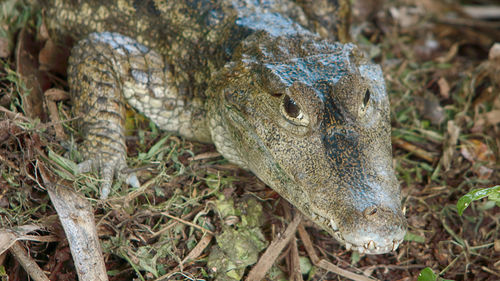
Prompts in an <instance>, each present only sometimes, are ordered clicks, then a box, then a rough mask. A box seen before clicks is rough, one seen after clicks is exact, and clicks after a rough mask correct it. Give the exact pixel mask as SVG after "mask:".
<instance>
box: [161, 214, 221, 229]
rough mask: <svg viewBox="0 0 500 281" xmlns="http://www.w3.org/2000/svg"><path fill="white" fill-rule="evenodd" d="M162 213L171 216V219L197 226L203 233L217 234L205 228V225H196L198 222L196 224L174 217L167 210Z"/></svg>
mask: <svg viewBox="0 0 500 281" xmlns="http://www.w3.org/2000/svg"><path fill="white" fill-rule="evenodd" d="M161 214H162V215H164V216H167V217H169V218H171V219H174V220H177V221H180V222H182V223H183V224H187V225H189V226H192V227H194V228H196V229H199V230H201V231H202V232H203V233H208V234H210V235H215V234H214V233H213V232H212V231H210V230H208V229H206V228H203V227H201V226H199V225H196V224H194V223H192V222H189V221H186V220H183V219H181V218H178V217H174V216H172V215H171V214H169V213H167V212H162V213H161Z"/></svg>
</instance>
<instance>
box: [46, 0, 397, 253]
mask: <svg viewBox="0 0 500 281" xmlns="http://www.w3.org/2000/svg"><path fill="white" fill-rule="evenodd" d="M42 2H43V6H44V10H45V13H46V21H47V25H48V27H49V29H50V30H51V31H52V34H53V36H54V37H56V38H58V37H60V36H64V35H70V36H71V37H73V39H75V40H79V41H78V43H77V44H76V45H75V47H74V48H73V51H72V55H71V57H70V63H69V65H70V66H69V70H68V75H69V84H70V88H71V93H72V97H73V99H74V104H75V113H76V115H77V116H80V117H81V125H82V128H83V132H84V136H85V141H84V144H83V145H82V151H83V152H85V156H86V158H87V159H88V160H87V161H85V162H84V163H82V164H80V167H81V170H83V171H85V170H89V169H91V168H96V169H98V170H100V171H101V174H102V176H103V177H104V179H105V182H106V183H107V184H106V185H105V187H104V188H103V190H102V191H101V197H103V198H105V197H106V196H107V195H108V193H109V186H110V184H111V181H112V179H113V176H123V175H122V173H120V171H121V170H122V168H124V167H126V162H125V159H126V149H125V141H124V137H123V127H124V117H123V114H124V103H125V102H128V103H129V104H131V105H132V106H134V107H135V108H136V109H137V110H139V111H140V112H142V113H143V114H144V115H146V116H147V117H149V118H150V119H151V120H152V121H154V122H155V123H156V124H158V126H159V127H160V128H162V129H163V130H166V131H170V132H174V133H176V134H178V135H180V136H183V137H186V138H189V139H192V140H197V141H202V142H213V143H215V145H216V147H217V150H218V151H219V152H220V153H221V154H222V155H224V157H226V158H227V159H228V160H230V161H232V162H234V163H236V164H238V165H240V166H241V167H243V168H246V169H249V170H251V171H252V172H253V173H255V175H257V176H258V177H259V178H260V179H261V180H263V181H264V182H265V183H266V184H268V185H269V186H270V187H271V188H273V189H274V190H276V191H277V192H278V193H279V194H280V195H281V196H283V197H284V198H286V199H287V200H288V201H290V202H291V203H292V204H293V205H295V206H296V207H297V208H298V209H299V210H301V211H302V212H303V213H304V214H305V215H307V216H308V217H309V218H311V219H312V220H313V221H314V222H316V223H317V224H319V225H320V226H322V227H323V228H324V229H325V230H327V231H328V232H330V233H331V234H332V235H333V236H334V237H335V238H337V239H338V240H339V241H341V242H343V243H345V244H346V247H348V248H354V249H356V250H358V251H360V252H366V253H369V254H380V253H386V252H389V251H391V250H394V249H395V248H397V246H398V245H399V243H400V242H401V241H402V239H403V236H404V234H405V232H406V220H405V218H404V215H403V213H402V211H401V198H400V189H399V185H398V182H397V180H396V177H395V172H394V169H393V167H392V156H391V142H390V123H389V115H390V113H389V100H388V96H387V92H386V90H385V86H384V80H383V76H382V72H381V70H380V67H379V66H377V65H373V64H371V63H370V62H369V61H367V60H366V59H365V58H363V55H362V54H361V53H360V52H359V51H358V49H357V48H356V47H355V46H354V45H352V44H341V43H337V42H335V41H334V40H345V39H347V38H348V32H347V30H348V27H347V22H348V13H349V8H348V1H347V0H346V1H338V2H339V6H338V7H337V6H335V5H334V4H332V3H331V2H329V1H327V0H321V1H318V2H315V3H314V4H311V3H312V2H308V1H297V2H293V1H287V0H276V1H266V2H265V3H266V4H261V5H260V6H255V2H257V1H250V0H248V1H229V0H227V1H155V0H150V1H133V0H120V1H117V3H113V5H110V4H106V3H107V2H106V1H94V0H81V1H62V0H53V1H42ZM49 2H50V3H49ZM68 2H71V3H68ZM318 34H321V36H323V37H321V36H320V35H318ZM324 37H328V40H327V39H324Z"/></svg>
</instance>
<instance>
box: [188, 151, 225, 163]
mask: <svg viewBox="0 0 500 281" xmlns="http://www.w3.org/2000/svg"><path fill="white" fill-rule="evenodd" d="M220 156H221V154H220V153H219V152H217V151H210V152H205V153H201V154H198V155H195V156H193V157H189V158H188V160H189V161H197V160H204V159H210V158H216V157H220Z"/></svg>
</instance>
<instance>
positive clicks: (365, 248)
mask: <svg viewBox="0 0 500 281" xmlns="http://www.w3.org/2000/svg"><path fill="white" fill-rule="evenodd" d="M315 215H316V216H317V217H319V218H320V219H321V221H323V222H328V223H323V225H324V226H327V227H328V228H327V230H328V232H330V233H331V234H332V236H333V237H335V239H337V241H339V242H341V243H343V244H345V247H346V249H347V250H353V251H358V252H359V253H361V254H385V253H389V252H393V251H395V250H396V249H397V248H398V247H399V245H400V244H401V242H403V240H404V239H394V240H392V243H391V242H390V241H387V242H386V243H383V244H381V243H379V244H377V243H376V242H375V241H374V240H369V241H368V242H366V243H364V244H362V245H359V244H356V243H353V242H349V241H347V240H346V239H345V238H344V237H343V235H342V233H341V232H340V229H339V227H338V225H337V223H335V221H334V220H333V219H330V220H328V219H326V218H325V217H323V216H321V215H319V214H315Z"/></svg>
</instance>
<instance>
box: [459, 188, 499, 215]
mask: <svg viewBox="0 0 500 281" xmlns="http://www.w3.org/2000/svg"><path fill="white" fill-rule="evenodd" d="M484 197H488V200H490V201H492V202H495V205H497V206H498V207H500V185H497V186H493V187H489V188H483V189H474V190H472V191H470V192H468V193H467V194H465V195H464V196H462V197H461V198H460V199H458V202H457V209H458V214H459V215H462V214H463V212H464V210H465V209H466V208H467V207H468V206H469V205H470V203H471V202H472V201H475V200H479V199H482V198H484Z"/></svg>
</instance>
